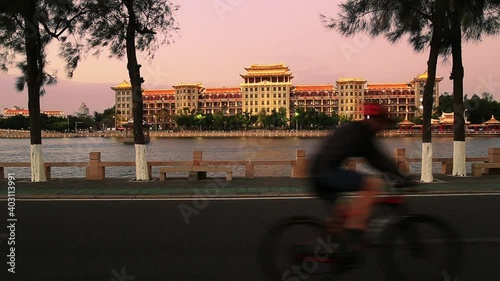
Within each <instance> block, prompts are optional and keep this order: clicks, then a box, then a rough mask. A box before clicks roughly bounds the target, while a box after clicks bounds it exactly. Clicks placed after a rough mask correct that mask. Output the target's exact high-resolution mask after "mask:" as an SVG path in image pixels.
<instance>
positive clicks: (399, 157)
mask: <svg viewBox="0 0 500 281" xmlns="http://www.w3.org/2000/svg"><path fill="white" fill-rule="evenodd" d="M394 158H395V160H396V163H397V165H398V167H399V169H400V170H401V171H402V172H403V173H409V172H410V166H409V165H408V161H406V149H404V148H395V149H394Z"/></svg>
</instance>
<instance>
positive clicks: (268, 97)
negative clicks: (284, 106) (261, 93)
mask: <svg viewBox="0 0 500 281" xmlns="http://www.w3.org/2000/svg"><path fill="white" fill-rule="evenodd" d="M275 97H276V96H275ZM267 98H269V94H267Z"/></svg>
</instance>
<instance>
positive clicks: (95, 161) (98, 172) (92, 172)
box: [87, 152, 105, 180]
mask: <svg viewBox="0 0 500 281" xmlns="http://www.w3.org/2000/svg"><path fill="white" fill-rule="evenodd" d="M89 154H90V161H89V166H88V167H87V179H88V180H103V179H104V178H105V168H104V167H102V166H100V164H101V153H100V152H90V153H89Z"/></svg>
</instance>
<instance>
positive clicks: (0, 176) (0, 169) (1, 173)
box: [0, 167, 5, 179]
mask: <svg viewBox="0 0 500 281" xmlns="http://www.w3.org/2000/svg"><path fill="white" fill-rule="evenodd" d="M4 178H5V172H4V169H3V167H0V179H4Z"/></svg>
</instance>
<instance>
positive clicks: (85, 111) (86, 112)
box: [76, 102, 89, 116]
mask: <svg viewBox="0 0 500 281" xmlns="http://www.w3.org/2000/svg"><path fill="white" fill-rule="evenodd" d="M76 116H89V108H88V107H87V105H86V104H85V103H84V102H82V104H81V105H80V107H79V108H78V112H77V113H76Z"/></svg>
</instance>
